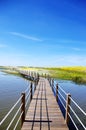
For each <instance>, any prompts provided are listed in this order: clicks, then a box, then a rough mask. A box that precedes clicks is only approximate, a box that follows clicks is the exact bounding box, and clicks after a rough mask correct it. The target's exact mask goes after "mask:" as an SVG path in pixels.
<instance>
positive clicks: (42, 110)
mask: <svg viewBox="0 0 86 130" xmlns="http://www.w3.org/2000/svg"><path fill="white" fill-rule="evenodd" d="M21 130H69V129H68V127H67V125H66V123H65V120H64V118H63V115H62V113H61V110H60V108H59V105H58V104H57V102H56V99H55V97H54V95H53V92H52V90H51V87H50V85H49V82H48V80H47V79H44V78H40V79H39V83H38V85H37V88H36V91H35V93H34V96H33V98H32V101H31V103H30V106H29V109H28V111H27V114H26V117H25V121H24V123H23V126H22V129H21Z"/></svg>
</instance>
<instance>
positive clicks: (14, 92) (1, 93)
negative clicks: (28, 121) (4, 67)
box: [0, 72, 29, 130]
mask: <svg viewBox="0 0 86 130" xmlns="http://www.w3.org/2000/svg"><path fill="white" fill-rule="evenodd" d="M28 84H29V82H28V81H27V80H25V79H23V78H20V77H17V76H13V75H9V74H5V73H3V72H0V121H1V120H2V119H3V117H4V116H5V115H6V113H7V112H8V111H9V110H10V109H11V107H12V106H13V105H14V104H15V102H16V101H17V99H19V97H20V96H21V92H24V91H25V90H26V88H27V87H28ZM0 130H1V129H0Z"/></svg>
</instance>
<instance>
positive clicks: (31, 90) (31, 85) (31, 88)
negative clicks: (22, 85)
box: [30, 82, 32, 101]
mask: <svg viewBox="0 0 86 130" xmlns="http://www.w3.org/2000/svg"><path fill="white" fill-rule="evenodd" d="M31 100H32V82H31V85H30V101H31Z"/></svg>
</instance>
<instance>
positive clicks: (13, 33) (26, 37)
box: [9, 32, 42, 42]
mask: <svg viewBox="0 0 86 130" xmlns="http://www.w3.org/2000/svg"><path fill="white" fill-rule="evenodd" d="M9 33H10V34H11V35H15V36H18V37H22V38H25V39H29V40H32V41H39V42H41V41H42V40H41V39H39V38H36V37H32V36H29V35H25V34H22V33H17V32H9Z"/></svg>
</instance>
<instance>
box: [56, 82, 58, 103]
mask: <svg viewBox="0 0 86 130" xmlns="http://www.w3.org/2000/svg"><path fill="white" fill-rule="evenodd" d="M56 101H57V102H58V84H56Z"/></svg>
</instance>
